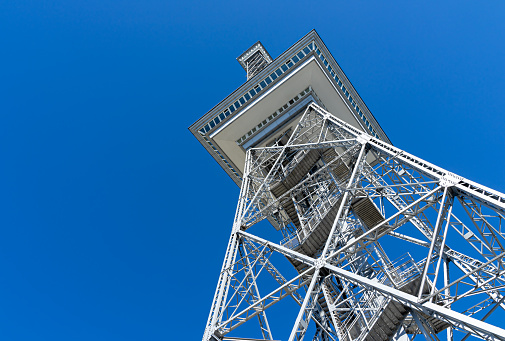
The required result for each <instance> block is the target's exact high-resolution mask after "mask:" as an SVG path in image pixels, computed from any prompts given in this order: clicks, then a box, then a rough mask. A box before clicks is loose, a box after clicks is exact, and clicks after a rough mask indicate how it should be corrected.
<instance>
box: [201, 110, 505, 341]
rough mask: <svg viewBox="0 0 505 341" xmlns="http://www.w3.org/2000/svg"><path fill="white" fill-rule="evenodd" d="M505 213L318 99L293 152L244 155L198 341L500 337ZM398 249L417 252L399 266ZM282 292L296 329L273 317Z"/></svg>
mask: <svg viewBox="0 0 505 341" xmlns="http://www.w3.org/2000/svg"><path fill="white" fill-rule="evenodd" d="M504 213H505V195H504V194H502V193H499V192H497V191H494V190H492V189H490V188H487V187H484V186H481V185H479V184H477V183H475V182H472V181H470V180H467V179H465V178H462V177H460V176H457V175H455V174H453V173H450V172H448V171H446V170H444V169H442V168H440V167H437V166H435V165H433V164H430V163H428V162H426V161H424V160H422V159H420V158H417V157H415V156H413V155H411V154H408V153H406V152H404V151H402V150H400V149H398V148H395V147H393V146H391V145H389V144H387V143H385V142H383V141H381V140H378V139H376V138H374V137H372V136H369V135H367V134H365V133H363V132H362V131H360V130H358V129H356V128H354V127H352V126H350V125H348V124H346V123H345V122H343V121H341V120H339V119H338V118H336V117H334V116H332V115H331V114H330V113H328V112H326V111H325V110H323V109H322V108H320V107H319V106H317V105H315V104H311V105H310V106H309V107H308V108H307V110H306V111H305V113H304V116H303V118H302V119H301V120H300V122H299V124H298V125H297V127H296V129H295V130H294V132H293V133H292V135H291V137H290V138H289V141H288V143H287V144H285V145H282V144H281V143H276V144H274V145H273V146H271V147H265V148H256V149H251V150H249V151H248V152H247V156H246V165H245V171H244V180H243V182H242V187H241V192H240V197H239V202H238V206H237V211H236V215H235V220H234V224H233V229H232V233H231V236H230V240H229V243H228V248H227V251H226V254H225V259H224V262H223V267H222V270H221V273H220V276H219V280H218V285H217V288H216V293H215V296H214V300H213V302H212V306H211V311H210V314H209V319H208V321H207V325H206V329H205V333H204V337H203V339H204V340H214V339H215V340H225V339H227V338H228V337H231V335H235V337H243V336H246V334H248V333H252V334H253V335H255V336H256V337H262V338H263V339H270V340H272V339H273V337H274V336H273V335H276V334H275V333H276V332H284V333H286V334H285V336H284V337H282V338H285V337H287V336H288V335H289V340H290V341H291V340H301V339H303V338H304V336H305V335H306V333H307V332H312V333H314V336H313V340H325V341H326V340H336V339H337V338H338V339H340V340H359V341H360V340H389V339H392V338H394V337H395V336H394V335H397V332H398V330H400V329H402V328H403V329H405V331H407V333H409V334H411V335H414V337H415V335H417V334H423V335H424V337H425V338H432V339H434V340H438V339H439V338H441V337H442V335H445V337H447V339H452V338H453V337H455V336H461V337H462V338H463V339H466V338H467V337H468V336H469V335H474V336H476V337H479V338H483V339H486V340H495V339H496V340H505V330H503V329H501V328H499V327H497V326H495V325H493V324H492V323H487V322H484V320H486V319H488V317H490V316H492V314H496V313H499V312H500V311H501V312H502V313H503V310H502V309H505V305H504V303H503V301H504V299H503V298H504V297H505V296H504V293H505V267H504V264H503V256H504V255H505V249H504V247H503V245H504V243H505V232H504V231H503V230H502V221H503V214H504ZM265 218H269V221H270V222H273V224H274V226H275V227H276V230H278V231H280V232H281V233H282V237H281V235H279V237H281V238H283V239H282V240H281V241H280V242H279V239H280V238H277V239H276V238H275V237H272V233H271V232H272V231H270V232H268V233H267V232H265V228H264V227H258V226H260V225H261V224H258V223H260V222H261V221H262V220H264V219H265ZM261 226H263V225H261ZM400 243H403V244H402V245H403V246H402V247H407V248H408V250H409V251H410V249H411V248H412V251H411V252H410V253H407V254H405V255H402V256H401V257H400V258H399V259H398V260H396V261H392V260H391V259H390V257H392V256H394V257H397V256H398V250H397V248H398V247H397V245H400ZM452 244H456V245H457V246H458V249H459V251H456V250H455V249H454V248H452V247H453V246H452ZM405 245H407V246H405ZM415 248H417V249H415ZM414 249H415V250H414ZM423 250H424V251H423ZM426 251H427V252H426ZM279 255H282V256H283V257H281V258H279ZM286 259H287V261H286ZM281 261H283V263H279V262H281ZM274 263H278V264H279V265H277V266H274ZM283 273H285V274H286V275H283ZM449 274H451V275H449ZM266 277H267V278H266ZM286 278H291V279H290V280H286ZM453 278H457V279H453ZM287 297H290V299H291V300H293V301H294V302H295V303H296V307H299V310H298V313H297V314H296V316H295V315H294V314H293V316H292V317H291V318H293V322H294V325H293V327H292V328H291V333H290V334H289V332H288V331H287V330H286V328H285V327H284V329H282V328H281V329H278V330H276V329H275V327H274V323H275V322H278V321H279V319H278V318H272V316H270V319H268V318H267V313H268V311H269V308H270V307H272V306H273V305H276V304H277V303H278V302H281V301H285V300H284V298H287ZM288 300H289V299H288ZM498 308H499V309H498ZM288 310H292V309H290V308H288ZM479 314H480V315H483V316H482V317H479V316H480V315H479ZM282 320H285V318H283V319H282ZM251 321H257V324H256V325H257V327H255V328H257V332H256V333H255V332H253V329H251V328H250V327H246V326H249V325H250V324H251V323H252V322H251ZM409 321H410V322H409ZM311 324H313V325H314V327H312V329H311V327H310V325H311ZM443 330H447V332H446V333H443V332H442V331H443ZM454 331H456V332H458V333H457V334H456V333H454ZM461 332H464V333H461ZM247 336H248V337H249V339H250V338H251V336H250V335H247ZM239 339H240V338H239ZM243 339H244V340H246V339H248V338H243Z"/></svg>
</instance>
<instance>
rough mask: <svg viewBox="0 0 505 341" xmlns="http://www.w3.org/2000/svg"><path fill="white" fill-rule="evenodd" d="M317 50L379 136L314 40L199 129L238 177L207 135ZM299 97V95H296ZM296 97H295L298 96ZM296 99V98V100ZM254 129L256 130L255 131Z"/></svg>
mask: <svg viewBox="0 0 505 341" xmlns="http://www.w3.org/2000/svg"><path fill="white" fill-rule="evenodd" d="M314 49H315V50H316V53H317V55H318V56H319V58H320V59H321V61H322V62H323V64H324V65H325V67H326V68H327V69H328V71H329V72H330V74H331V76H332V77H333V78H334V79H335V81H336V82H337V84H338V86H339V87H340V88H341V89H342V91H343V92H344V94H345V96H346V97H347V99H348V100H349V101H350V103H351V105H352V106H353V107H354V108H355V109H356V111H357V113H358V115H359V116H360V117H361V119H362V120H363V122H364V123H365V125H366V127H367V128H368V130H369V131H370V132H371V133H372V135H373V136H375V137H376V138H379V136H378V135H377V133H376V132H375V130H374V129H373V127H372V124H371V123H370V122H369V121H368V120H367V118H366V116H365V114H364V113H363V111H362V110H361V109H360V108H359V107H358V104H357V103H356V101H355V100H354V99H353V98H352V96H351V94H350V93H349V91H348V90H347V89H346V88H345V86H344V84H343V83H342V82H341V80H340V79H339V78H338V76H337V74H336V73H335V70H333V68H332V67H331V66H330V64H329V62H328V60H327V59H326V58H325V57H324V55H323V53H322V52H321V50H320V49H319V48H318V47H317V46H316V44H315V43H314V42H311V43H309V44H308V45H307V46H305V47H304V48H303V49H302V50H300V51H299V52H298V53H297V54H295V55H294V56H293V57H291V58H290V59H289V60H288V61H287V62H286V63H284V64H283V65H281V66H280V67H279V68H277V70H275V71H274V72H272V73H271V74H270V75H269V76H268V77H266V78H265V79H264V80H262V81H261V82H259V83H258V84H256V85H255V86H253V88H252V89H251V90H249V91H248V92H247V93H245V94H244V95H243V96H242V97H240V98H239V99H238V100H237V101H236V102H235V103H233V104H232V105H230V106H229V107H228V108H227V109H225V110H223V111H222V112H221V113H219V114H218V115H217V116H216V117H214V118H213V119H212V120H211V121H209V122H208V123H207V124H206V125H205V126H204V127H203V128H201V129H200V130H199V132H200V134H201V135H202V136H203V138H204V139H205V141H206V142H207V144H209V146H210V147H211V148H212V149H213V150H214V151H215V152H216V153H217V154H218V155H219V157H220V158H221V160H222V161H223V162H224V163H225V164H226V165H227V166H228V168H229V169H230V170H231V171H232V173H233V174H235V175H236V176H237V178H238V179H240V180H242V178H241V177H240V175H239V174H238V172H237V171H236V170H235V169H234V168H233V167H232V166H231V164H230V163H229V162H228V161H227V160H226V159H225V158H224V157H223V155H221V153H220V152H219V150H218V149H217V148H216V147H215V146H214V145H213V144H212V143H211V142H210V140H209V139H208V138H207V137H206V136H205V134H206V133H207V132H209V131H210V130H211V129H212V128H214V127H215V126H216V125H217V124H219V123H220V122H221V121H223V120H224V119H225V118H227V117H228V116H230V115H231V114H232V113H233V112H234V111H236V110H237V109H238V108H240V107H241V106H242V105H244V104H245V103H246V102H248V101H250V100H251V99H252V98H254V97H255V96H256V95H257V94H258V93H259V92H260V91H261V90H263V89H264V88H266V87H267V86H268V85H269V84H270V83H272V82H273V81H274V80H276V79H277V78H278V77H279V76H281V75H282V74H283V73H285V72H286V71H287V70H289V69H290V68H292V67H293V66H294V65H295V64H296V63H298V62H299V61H300V60H301V59H302V58H303V57H305V56H306V55H307V54H309V53H310V51H312V50H314ZM310 90H311V89H310V87H309V88H307V89H305V90H304V91H303V92H302V93H306V92H307V91H310ZM302 93H300V95H299V96H300V97H301V96H303V95H302ZM296 97H298V96H296ZM296 97H295V98H296ZM295 101H296V100H295ZM284 107H285V105H284V106H283V107H282V108H279V110H277V111H276V112H275V113H273V114H272V115H270V116H269V117H268V118H267V120H264V121H262V122H261V123H260V124H258V125H257V126H256V127H254V128H253V129H251V130H250V131H249V132H248V133H246V135H244V136H242V137H241V138H240V139H239V140H237V143H238V144H240V143H242V142H244V141H245V140H246V139H247V138H248V137H249V136H251V135H252V134H254V132H256V131H257V130H258V129H260V128H261V127H263V126H264V125H265V124H267V123H268V122H269V121H271V120H272V119H274V118H275V117H277V116H278V115H279V114H280V113H282V112H283V111H284V110H285V109H287V108H284ZM253 130H254V131H253Z"/></svg>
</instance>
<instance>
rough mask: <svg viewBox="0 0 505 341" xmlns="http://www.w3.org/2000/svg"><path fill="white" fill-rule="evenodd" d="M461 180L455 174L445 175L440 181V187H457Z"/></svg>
mask: <svg viewBox="0 0 505 341" xmlns="http://www.w3.org/2000/svg"><path fill="white" fill-rule="evenodd" d="M462 179H463V178H461V177H460V176H458V175H456V174H452V173H447V174H445V175H444V176H443V177H442V178H441V179H440V186H442V187H452V186H454V185H457V184H458V183H459V182H460V181H461V180H462Z"/></svg>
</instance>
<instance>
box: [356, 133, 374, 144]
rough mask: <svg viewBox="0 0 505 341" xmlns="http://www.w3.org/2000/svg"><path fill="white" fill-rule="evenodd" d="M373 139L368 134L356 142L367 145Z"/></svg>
mask: <svg viewBox="0 0 505 341" xmlns="http://www.w3.org/2000/svg"><path fill="white" fill-rule="evenodd" d="M371 139H372V137H371V136H370V135H368V134H361V135H359V136H358V137H357V138H356V141H358V142H359V143H361V144H366V143H368V142H369V141H370V140H371Z"/></svg>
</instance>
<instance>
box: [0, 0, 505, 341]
mask: <svg viewBox="0 0 505 341" xmlns="http://www.w3.org/2000/svg"><path fill="white" fill-rule="evenodd" d="M504 16H505V2H503V1H494V2H493V1H489V2H483V3H477V2H475V1H444V2H443V4H441V3H440V2H439V1H426V2H412V1H391V2H387V3H384V2H377V1H370V2H366V1H356V2H351V1H338V2H337V1H317V2H314V1H312V2H311V1H289V2H287V1H286V2H276V1H268V2H261V1H259V2H237V1H229V2H224V1H218V2H216V1H186V2H182V1H181V2H179V1H154V0H143V1H109V0H99V1H98V0H91V1H61V0H55V1H43V0H33V1H24V0H15V1H2V2H0V63H1V67H0V222H1V225H0V226H1V231H2V233H1V236H0V273H1V275H0V338H1V339H2V340H52V341H54V340H197V339H200V338H201V336H202V333H203V328H204V325H205V321H206V318H207V314H208V311H209V308H210V303H211V299H212V295H213V293H214V289H215V284H216V280H217V276H218V272H219V269H220V267H221V261H222V257H223V254H224V251H225V246H226V243H227V239H228V235H229V232H230V229H231V223H232V220H233V214H234V211H235V204H236V200H237V197H238V188H237V187H236V186H235V185H234V184H233V183H232V181H231V180H230V179H229V178H228V177H227V176H226V175H225V173H224V171H222V170H221V169H220V168H219V167H218V165H217V164H216V163H215V162H214V161H213V160H212V159H211V157H210V156H209V155H208V154H207V153H206V152H205V150H204V148H203V147H201V146H200V145H199V144H198V143H197V141H196V140H195V139H194V138H193V136H192V135H191V134H190V133H189V131H188V130H187V127H188V126H189V125H190V124H191V123H193V122H194V121H195V120H196V119H198V118H199V117H201V116H202V115H203V114H205V113H206V112H207V111H208V110H209V109H211V108H212V107H213V106H214V105H215V104H217V103H218V102H219V101H220V100H221V99H223V98H224V97H225V96H226V95H228V94H229V93H230V92H232V91H233V90H234V89H235V88H237V87H238V86H239V85H241V84H242V83H243V82H244V81H245V72H244V71H243V70H242V68H241V67H240V65H239V64H238V63H237V61H236V60H235V58H236V57H237V56H238V55H240V54H241V53H242V52H243V51H244V50H245V49H246V48H248V47H249V46H250V45H251V44H253V43H254V42H256V41H257V40H261V41H262V42H263V44H264V45H265V47H266V48H267V49H268V51H269V52H270V54H271V55H272V56H273V57H277V56H278V55H279V54H280V53H281V52H283V51H284V50H285V49H286V48H288V47H289V46H290V45H291V44H293V43H294V42H295V41H296V40H298V39H299V38H301V37H302V36H303V35H304V34H306V33H307V32H309V31H310V30H311V29H313V28H315V29H316V30H317V31H318V33H319V34H320V36H321V37H322V39H323V40H324V42H325V43H326V45H327V47H328V48H329V50H330V51H331V52H332V53H333V55H334V56H335V58H336V60H337V61H338V62H339V64H340V65H341V67H342V69H343V70H344V72H345V73H346V74H347V76H348V77H349V79H350V80H351V82H352V83H353V84H354V86H355V88H356V89H357V91H358V93H359V94H360V95H361V97H362V98H363V100H364V101H365V103H366V104H367V105H368V107H369V108H370V110H371V111H372V113H373V114H374V115H375V116H376V118H377V120H378V121H379V122H380V124H381V125H382V127H383V128H384V130H385V131H386V133H387V134H388V136H389V137H390V138H391V140H392V141H393V143H394V144H395V145H396V146H398V147H400V148H402V149H405V150H407V151H409V152H411V153H413V154H415V155H417V156H420V157H423V158H425V159H427V160H428V161H431V162H433V163H435V164H437V165H439V166H442V167H445V168H446V169H448V170H450V171H453V172H455V173H457V174H460V175H463V176H465V177H468V178H470V179H472V180H475V181H477V182H480V183H482V184H484V185H487V186H490V187H492V188H495V189H497V190H500V191H505V179H504V178H503V174H504V173H503V169H504V165H505V150H504V146H505V134H504V130H505V120H504V117H503V116H504V110H505V109H504V108H505V96H504V93H505V63H504V61H505V44H504V37H505V20H503V18H504Z"/></svg>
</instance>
